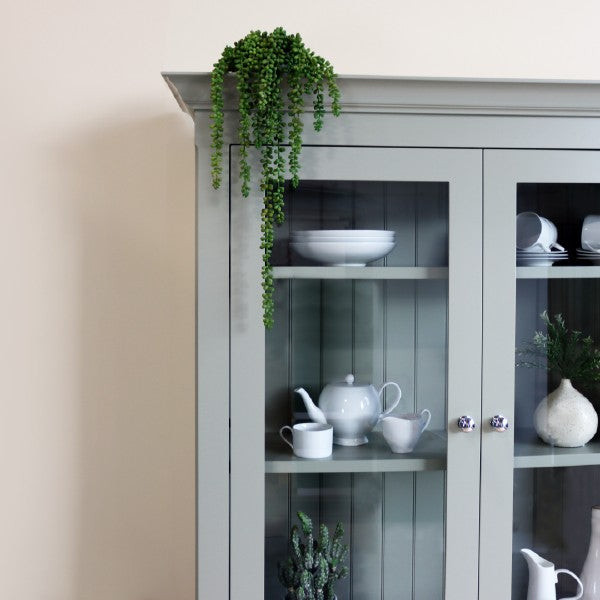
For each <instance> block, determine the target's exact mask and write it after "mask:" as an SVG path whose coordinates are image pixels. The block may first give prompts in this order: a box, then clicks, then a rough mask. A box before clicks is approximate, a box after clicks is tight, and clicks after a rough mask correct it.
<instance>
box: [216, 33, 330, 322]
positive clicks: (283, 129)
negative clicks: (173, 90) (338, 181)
mask: <svg viewBox="0 0 600 600" xmlns="http://www.w3.org/2000/svg"><path fill="white" fill-rule="evenodd" d="M227 73H236V74H237V89H238V94H239V115H240V121H239V141H240V179H241V181H242V195H243V196H248V194H249V193H250V179H251V177H250V165H249V160H248V149H249V148H250V147H251V146H254V147H256V148H257V149H258V150H259V151H260V155H261V176H260V188H261V190H262V192H263V194H264V202H263V210H262V215H261V216H262V226H261V232H262V239H261V249H262V251H263V266H262V278H263V303H262V304H263V321H264V323H265V326H266V327H271V326H272V325H273V274H272V267H271V253H272V249H273V238H274V225H275V224H281V223H282V222H283V220H284V213H283V190H284V183H285V169H286V161H285V150H284V147H283V146H284V144H286V138H287V142H289V146H290V149H289V153H288V161H287V162H288V165H289V170H290V173H291V180H292V186H294V187H296V186H297V185H298V181H299V180H298V174H299V171H300V162H299V158H300V151H301V149H302V129H303V123H302V113H303V112H304V96H305V95H312V96H313V126H314V128H315V130H316V131H319V130H320V129H321V127H322V126H323V117H324V116H325V105H324V89H325V86H327V91H328V95H329V97H330V99H331V112H332V113H333V114H334V115H335V116H338V115H339V114H340V92H339V89H338V86H337V83H336V75H335V73H334V71H333V67H332V66H331V64H330V63H329V62H328V61H326V60H325V59H324V58H321V57H320V56H317V55H315V53H314V52H312V51H311V50H310V49H308V48H307V47H306V46H305V45H304V43H303V42H302V38H301V37H300V35H298V34H295V35H288V34H287V33H286V32H285V31H284V30H283V29H282V28H281V27H278V28H277V29H275V30H274V31H273V32H271V33H267V32H262V31H252V32H250V33H249V34H248V35H247V36H246V37H245V38H243V39H241V40H239V41H238V42H236V43H235V44H234V45H233V47H231V46H227V47H226V48H225V50H223V54H222V55H221V58H220V59H219V60H218V61H217V62H216V63H215V64H214V67H213V71H212V77H211V101H212V113H211V118H212V125H211V129H212V157H211V167H212V182H213V187H214V188H218V187H219V185H220V184H221V176H222V172H223V169H222V160H223V123H224V114H223V105H224V99H223V84H224V81H225V75H226V74H227ZM286 133H287V136H286Z"/></svg>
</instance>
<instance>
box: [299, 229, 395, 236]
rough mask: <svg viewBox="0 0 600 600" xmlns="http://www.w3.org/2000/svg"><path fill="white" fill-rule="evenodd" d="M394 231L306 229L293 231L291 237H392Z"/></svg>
mask: <svg viewBox="0 0 600 600" xmlns="http://www.w3.org/2000/svg"><path fill="white" fill-rule="evenodd" d="M395 233H396V232H395V231H386V230H385V229H306V230H303V231H302V230H301V231H293V232H292V235H302V236H305V237H310V238H315V237H321V236H327V237H362V236H368V237H392V236H393V235H395Z"/></svg>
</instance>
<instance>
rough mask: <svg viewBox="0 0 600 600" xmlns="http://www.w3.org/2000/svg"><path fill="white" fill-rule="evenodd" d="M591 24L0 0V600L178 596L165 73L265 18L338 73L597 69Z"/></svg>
mask: <svg viewBox="0 0 600 600" xmlns="http://www.w3.org/2000/svg"><path fill="white" fill-rule="evenodd" d="M599 21H600V5H598V2H597V1H596V0H588V1H585V0H573V1H571V2H563V1H561V2H558V1H557V0H529V1H527V2H507V1H499V0H497V1H495V2H489V1H485V0H483V1H482V0H456V1H454V2H447V1H446V0H401V1H398V0H379V1H377V2H371V3H366V2H364V1H361V2H357V1H355V0H325V1H323V0H318V1H316V0H304V1H303V2H295V3H291V2H286V1H282V0H255V1H254V2H251V3H249V2H242V1H240V0H232V1H230V2H224V3H216V2H197V1H196V2H193V1H191V0H169V1H168V2H167V1H165V0H160V1H159V0H148V1H147V2H143V3H140V2H139V1H133V0H119V2H116V1H114V0H103V1H102V2H100V1H98V0H88V1H85V2H81V1H78V2H76V1H75V0H55V1H54V2H42V1H41V0H30V1H29V2H24V3H21V2H7V3H5V5H4V6H3V16H2V35H1V36H0V67H1V68H0V72H1V73H2V76H3V92H2V96H1V100H0V104H1V109H2V110H0V124H1V127H0V131H1V135H2V143H1V144H0V185H1V188H2V194H1V200H0V202H1V207H2V211H1V218H0V273H1V281H2V284H1V290H2V291H1V293H0V315H1V322H0V323H1V327H0V331H1V332H2V333H1V335H0V365H1V368H0V373H1V377H0V532H1V533H0V598H2V599H7V600H8V599H14V600H107V599H110V600H192V598H193V593H194V591H193V590H194V533H193V531H194V424H193V422H194V397H193V396H194V332H193V328H194V270H193V267H194V199H193V194H194V164H193V161H194V149H193V138H192V123H191V120H190V119H189V118H188V117H186V116H185V115H183V114H182V113H180V112H179V110H178V108H177V106H176V104H175V101H174V100H173V99H172V97H171V95H170V93H169V91H168V90H167V87H166V85H165V84H164V83H163V81H162V79H161V77H160V71H161V70H192V71H205V70H209V69H210V67H211V64H212V63H213V62H214V61H215V60H216V58H217V57H218V55H219V54H220V50H221V49H222V48H223V46H225V45H226V44H227V43H232V42H233V41H235V40H236V39H238V38H240V37H242V36H243V35H244V34H245V33H246V32H247V31H249V30H250V29H254V28H260V29H272V28H273V27H275V26H277V25H282V26H284V27H285V28H286V29H288V31H298V32H300V33H302V35H303V37H304V39H305V41H306V42H307V44H308V45H309V46H311V47H312V48H313V49H314V50H315V51H317V52H318V53H320V54H323V55H324V56H326V57H328V58H329V59H330V60H331V61H332V62H333V64H334V65H335V66H336V68H337V70H338V72H340V73H365V74H387V75H417V76H418V75H423V76H438V75H441V76H485V77H531V78H584V79H600V37H599V36H598V35H597V23H598V22H599ZM200 342H201V343H202V340H201V341H200ZM222 383H223V382H215V385H220V384H222Z"/></svg>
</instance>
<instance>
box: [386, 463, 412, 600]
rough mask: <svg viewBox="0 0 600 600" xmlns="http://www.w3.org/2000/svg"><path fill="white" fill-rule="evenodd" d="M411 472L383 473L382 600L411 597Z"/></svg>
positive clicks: (398, 599) (401, 599)
mask: <svg viewBox="0 0 600 600" xmlns="http://www.w3.org/2000/svg"><path fill="white" fill-rule="evenodd" d="M414 479H415V474H414V473H386V474H385V475H384V502H383V592H384V593H383V598H384V599H385V600H406V599H408V598H412V597H413V593H412V591H413V549H414V522H413V514H414V494H413V490H414Z"/></svg>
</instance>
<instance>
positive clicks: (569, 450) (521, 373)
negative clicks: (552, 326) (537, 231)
mask: <svg viewBox="0 0 600 600" xmlns="http://www.w3.org/2000/svg"><path fill="white" fill-rule="evenodd" d="M525 211H532V212H535V213H537V214H538V215H540V216H542V217H545V218H547V219H549V220H550V221H551V222H553V223H554V225H555V226H556V228H557V233H558V240H557V241H558V243H559V244H560V245H561V246H563V247H564V248H565V250H566V251H567V252H568V258H567V259H565V260H559V261H557V262H555V263H554V264H553V265H552V266H543V265H542V266H540V265H538V264H536V263H535V261H532V263H531V264H528V261H525V265H522V266H520V267H519V268H518V269H517V277H518V280H517V298H516V300H517V302H516V306H517V313H516V319H517V322H516V339H515V342H516V346H517V348H524V347H525V346H526V345H527V344H528V343H531V341H532V340H533V338H534V334H535V332H536V331H539V332H541V333H542V334H543V335H547V334H548V333H549V332H548V326H547V325H546V324H545V323H544V321H543V320H542V318H541V317H540V315H542V313H543V312H544V311H547V313H548V315H549V317H550V318H551V319H554V318H555V317H556V315H562V317H563V318H564V321H565V324H566V327H567V328H568V329H569V330H578V331H581V332H583V335H584V336H587V335H589V336H591V337H592V338H593V339H594V340H595V342H600V313H599V312H598V306H599V301H600V267H598V266H596V263H595V262H594V261H592V260H589V259H587V258H582V257H580V256H579V255H578V253H577V249H578V248H580V246H581V230H582V224H583V220H584V218H585V216H586V215H588V214H600V185H591V184H532V183H526V184H525V183H523V184H519V185H518V186H517V213H518V214H519V213H522V212H525ZM557 251H559V250H557ZM538 256H539V254H538ZM551 258H552V256H551V257H550V259H551ZM538 260H542V259H538ZM573 352H575V350H570V351H569V353H568V356H569V357H572V356H573ZM527 360H531V359H530V358H528V357H526V356H522V355H518V356H517V363H519V362H522V361H527ZM539 363H540V368H527V367H525V366H517V367H516V372H515V467H516V468H515V471H514V504H513V509H514V520H513V578H512V598H513V599H515V600H516V599H523V600H525V598H526V597H527V582H528V568H527V563H526V561H525V559H524V557H523V556H522V554H521V552H520V550H521V549H522V548H529V549H532V550H533V551H535V552H536V553H537V554H538V555H540V556H542V557H543V558H545V559H547V560H549V561H551V562H553V563H554V564H555V566H556V568H557V569H558V568H565V569H569V570H571V571H573V572H574V573H576V574H578V575H579V574H580V573H581V569H582V566H583V562H584V559H585V556H586V554H587V548H588V542H589V536H590V516H591V508H592V506H594V505H597V504H599V503H600V466H597V465H600V444H599V443H598V441H597V436H594V437H593V438H592V439H591V440H590V441H589V442H587V443H586V444H585V446H583V447H581V445H580V444H581V443H583V442H573V444H579V446H580V447H564V445H565V444H567V443H569V444H571V442H569V441H568V438H567V437H562V436H567V435H568V433H567V429H568V428H569V427H571V425H570V420H571V418H572V414H573V412H574V411H573V410H570V411H568V414H567V415H566V417H565V418H564V419H561V420H560V421H559V425H558V427H557V425H556V423H557V421H556V420H555V416H554V415H555V413H552V415H550V416H540V415H541V413H538V418H537V423H538V428H537V429H538V431H539V432H540V433H542V435H544V436H546V437H547V438H548V442H544V441H542V439H540V437H539V435H538V431H536V428H535V423H536V409H537V408H538V406H539V405H540V402H541V401H542V400H543V399H544V398H545V396H546V395H548V394H550V393H552V392H554V390H556V389H557V387H558V386H559V385H560V384H561V379H562V378H563V377H564V376H565V373H563V374H562V375H561V373H559V372H557V370H556V369H554V368H552V369H551V370H547V368H545V367H552V366H553V363H552V361H548V360H546V359H544V358H542V359H541V360H540V361H539ZM562 363H563V366H564V364H565V361H564V360H563V361H562ZM572 384H573V386H574V387H575V388H576V389H577V390H579V392H581V393H582V394H584V395H585V397H586V398H587V399H589V401H591V403H592V405H593V406H594V407H595V409H598V407H600V393H599V391H600V390H599V388H598V385H597V384H590V383H589V382H586V381H585V380H583V379H579V378H578V377H576V376H575V377H573V378H572ZM558 402H559V401H554V400H553V401H552V409H551V410H552V411H555V410H557V409H559V408H560V404H559V403H558ZM572 431H573V432H574V435H575V438H579V439H581V437H580V434H583V432H584V431H585V425H584V424H582V423H577V422H575V421H573V425H572ZM592 433H593V432H592ZM590 435H591V434H590ZM571 439H574V438H571ZM576 590H577V585H576V583H575V581H574V579H572V578H571V577H569V576H564V575H561V576H560V577H559V582H558V584H557V586H556V591H557V597H566V596H574V595H575V592H576Z"/></svg>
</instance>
